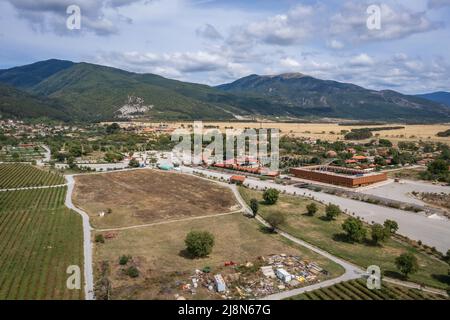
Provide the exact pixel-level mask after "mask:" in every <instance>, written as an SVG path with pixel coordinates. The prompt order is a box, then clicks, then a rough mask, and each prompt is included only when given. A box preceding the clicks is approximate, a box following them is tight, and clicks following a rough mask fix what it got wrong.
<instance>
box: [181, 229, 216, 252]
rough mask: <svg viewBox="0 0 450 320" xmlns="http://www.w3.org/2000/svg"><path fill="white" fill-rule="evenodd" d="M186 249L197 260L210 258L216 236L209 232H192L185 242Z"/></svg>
mask: <svg viewBox="0 0 450 320" xmlns="http://www.w3.org/2000/svg"><path fill="white" fill-rule="evenodd" d="M184 242H185V244H186V249H187V251H188V253H189V254H190V255H192V256H193V257H195V258H203V257H206V256H208V255H209V254H210V253H211V251H212V248H213V246H214V236H213V235H212V234H211V233H209V232H207V231H191V232H189V233H188V234H187V236H186V239H185V240H184Z"/></svg>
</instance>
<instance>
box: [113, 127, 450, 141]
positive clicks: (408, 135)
mask: <svg viewBox="0 0 450 320" xmlns="http://www.w3.org/2000/svg"><path fill="white" fill-rule="evenodd" d="M159 124H160V123H153V122H126V123H123V124H122V125H123V126H129V125H143V126H148V127H150V126H153V127H157V126H158V125H159ZM167 124H168V125H169V126H170V127H173V128H180V127H181V126H182V125H184V127H185V128H188V126H189V125H192V124H193V122H172V123H167ZM203 125H204V126H207V125H208V126H218V127H219V129H220V130H222V131H223V132H225V129H226V128H231V127H232V128H233V129H245V128H255V129H257V128H277V129H279V130H280V132H281V134H292V135H294V136H301V137H307V138H312V139H322V140H328V141H337V140H343V139H344V136H343V135H342V134H341V130H347V131H350V130H351V129H360V128H367V127H370V128H377V127H394V126H403V127H405V128H404V129H396V130H386V131H378V132H374V135H375V134H379V138H386V139H390V140H392V141H393V142H398V141H419V140H423V141H433V142H443V143H447V144H450V137H437V136H436V134H437V133H438V132H442V131H445V130H448V129H450V123H446V124H424V125H409V124H406V125H405V124H395V123H393V124H391V123H390V124H383V125H376V126H369V125H360V126H340V125H339V124H338V123H281V122H258V123H256V122H203Z"/></svg>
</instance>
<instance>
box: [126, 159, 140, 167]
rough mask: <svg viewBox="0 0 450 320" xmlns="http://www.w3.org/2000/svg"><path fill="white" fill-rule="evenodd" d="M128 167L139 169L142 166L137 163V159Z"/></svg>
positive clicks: (132, 160) (131, 161)
mask: <svg viewBox="0 0 450 320" xmlns="http://www.w3.org/2000/svg"><path fill="white" fill-rule="evenodd" d="M128 166H129V167H130V168H139V166H140V164H139V161H137V160H136V159H135V158H133V159H131V160H130V162H129V163H128Z"/></svg>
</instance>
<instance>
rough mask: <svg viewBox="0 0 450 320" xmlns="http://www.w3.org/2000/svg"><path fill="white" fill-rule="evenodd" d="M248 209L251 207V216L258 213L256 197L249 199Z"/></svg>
mask: <svg viewBox="0 0 450 320" xmlns="http://www.w3.org/2000/svg"><path fill="white" fill-rule="evenodd" d="M250 209H252V212H253V216H254V217H256V215H257V214H258V210H259V203H258V200H256V199H251V200H250Z"/></svg>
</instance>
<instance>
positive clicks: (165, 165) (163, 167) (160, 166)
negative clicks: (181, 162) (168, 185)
mask: <svg viewBox="0 0 450 320" xmlns="http://www.w3.org/2000/svg"><path fill="white" fill-rule="evenodd" d="M158 168H159V169H161V170H164V171H170V170H172V169H173V166H172V165H170V164H160V165H158Z"/></svg>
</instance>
